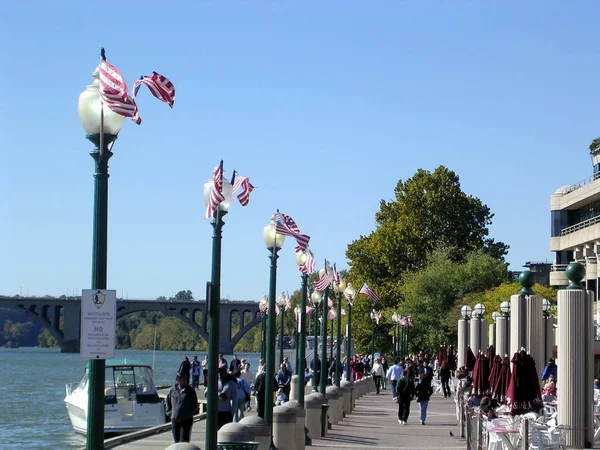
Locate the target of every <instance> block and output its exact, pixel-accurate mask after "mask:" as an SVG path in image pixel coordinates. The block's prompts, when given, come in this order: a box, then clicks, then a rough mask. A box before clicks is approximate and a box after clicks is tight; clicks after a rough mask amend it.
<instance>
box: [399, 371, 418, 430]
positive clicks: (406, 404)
mask: <svg viewBox="0 0 600 450" xmlns="http://www.w3.org/2000/svg"><path fill="white" fill-rule="evenodd" d="M414 378H415V376H414V373H413V371H412V369H408V370H407V371H406V372H404V373H403V374H402V377H401V378H400V379H399V380H398V383H397V384H396V398H397V400H398V423H399V424H400V425H406V422H407V421H408V416H409V414H410V402H411V401H412V399H413V396H414V393H415V383H414V381H413V380H414Z"/></svg>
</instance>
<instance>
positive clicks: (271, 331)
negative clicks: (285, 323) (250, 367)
mask: <svg viewBox="0 0 600 450" xmlns="http://www.w3.org/2000/svg"><path fill="white" fill-rule="evenodd" d="M263 239H264V241H265V244H266V245H267V250H269V259H270V260H271V266H270V268H271V270H270V276H269V312H268V316H267V352H266V361H265V364H266V370H265V372H266V377H265V392H266V396H267V397H266V398H267V401H265V411H264V419H265V422H267V423H268V424H269V426H270V427H271V447H273V428H272V427H273V401H272V400H270V399H271V398H272V396H273V392H274V391H275V384H274V383H275V380H274V378H275V327H276V323H275V295H276V291H277V258H279V255H278V254H277V253H278V252H279V250H280V249H281V247H282V245H283V242H284V240H285V236H284V235H282V234H279V233H277V231H276V228H275V215H273V216H271V221H270V222H269V224H268V225H267V226H266V227H265V228H264V231H263ZM207 448H213V447H207ZM215 448H216V447H215Z"/></svg>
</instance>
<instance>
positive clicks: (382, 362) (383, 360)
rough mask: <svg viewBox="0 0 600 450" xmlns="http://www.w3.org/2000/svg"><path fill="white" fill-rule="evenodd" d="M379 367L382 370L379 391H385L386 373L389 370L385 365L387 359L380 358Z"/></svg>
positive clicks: (386, 364)
mask: <svg viewBox="0 0 600 450" xmlns="http://www.w3.org/2000/svg"><path fill="white" fill-rule="evenodd" d="M381 367H382V368H383V377H381V389H383V390H386V389H387V377H386V375H387V372H388V370H389V368H390V367H389V365H388V363H387V359H386V358H385V356H382V357H381Z"/></svg>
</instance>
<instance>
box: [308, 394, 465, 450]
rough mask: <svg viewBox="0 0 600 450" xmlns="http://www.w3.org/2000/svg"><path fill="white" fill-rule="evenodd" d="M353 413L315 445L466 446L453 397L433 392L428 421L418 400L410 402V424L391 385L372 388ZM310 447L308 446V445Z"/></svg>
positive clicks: (417, 449)
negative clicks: (377, 389) (401, 413)
mask: <svg viewBox="0 0 600 450" xmlns="http://www.w3.org/2000/svg"><path fill="white" fill-rule="evenodd" d="M355 406H356V407H355V409H354V410H353V411H352V414H349V415H348V416H346V417H345V418H344V419H343V420H342V421H340V423H338V424H337V425H333V426H332V429H331V430H329V432H328V434H327V436H326V437H325V438H323V439H318V440H313V442H312V444H313V445H312V447H313V448H340V449H363V448H365V447H377V448H378V449H381V450H384V449H401V448H406V449H412V450H420V449H423V450H424V449H446V450H454V449H456V450H458V449H461V450H464V449H465V448H466V442H465V440H464V439H459V438H458V437H452V436H450V434H449V433H450V432H452V433H453V434H454V436H459V431H458V426H457V422H456V410H455V404H454V401H453V400H452V399H450V398H447V399H446V398H444V397H443V396H442V395H440V394H434V395H433V396H432V397H431V400H430V402H429V408H428V410H427V420H426V421H425V425H421V424H420V423H419V404H418V403H417V402H415V401H413V402H411V410H410V416H409V418H408V424H407V425H400V424H399V423H398V405H397V403H396V402H394V401H392V395H391V391H390V390H389V388H388V389H387V390H382V391H381V394H379V395H377V394H376V393H375V392H370V393H368V394H366V395H364V396H362V397H361V398H360V399H358V400H357V401H356V405H355ZM308 448H310V447H307V449H308Z"/></svg>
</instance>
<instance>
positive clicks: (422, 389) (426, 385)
mask: <svg viewBox="0 0 600 450" xmlns="http://www.w3.org/2000/svg"><path fill="white" fill-rule="evenodd" d="M431 394H433V388H432V387H431V378H429V376H428V375H427V373H421V381H419V384H417V387H416V399H417V403H418V404H419V408H420V412H421V416H420V417H419V420H420V422H421V425H425V419H426V418H427V406H429V399H430V398H431Z"/></svg>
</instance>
